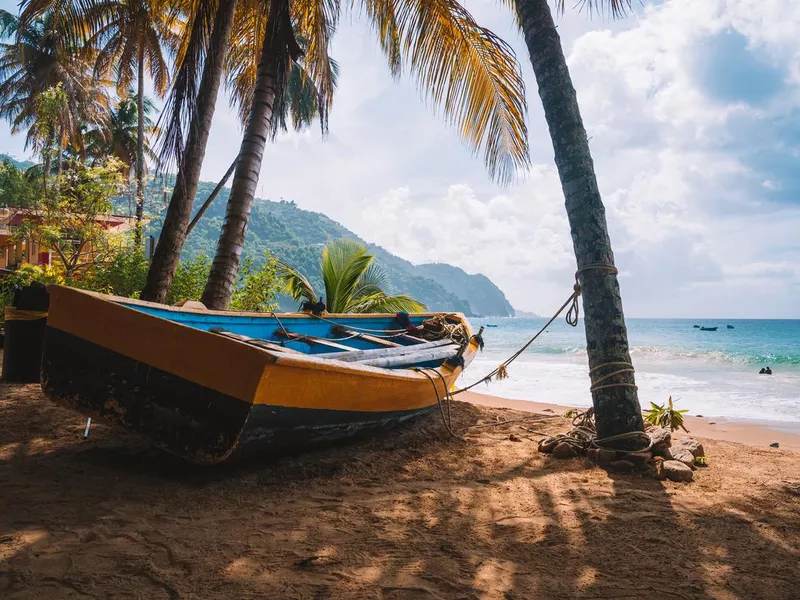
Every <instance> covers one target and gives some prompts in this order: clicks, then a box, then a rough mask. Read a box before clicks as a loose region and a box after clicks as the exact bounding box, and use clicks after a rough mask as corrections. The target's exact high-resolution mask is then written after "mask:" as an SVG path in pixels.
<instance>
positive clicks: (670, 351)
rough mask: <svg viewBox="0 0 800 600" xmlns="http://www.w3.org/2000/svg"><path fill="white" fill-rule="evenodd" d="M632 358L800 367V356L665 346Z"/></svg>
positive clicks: (573, 351) (555, 350)
mask: <svg viewBox="0 0 800 600" xmlns="http://www.w3.org/2000/svg"><path fill="white" fill-rule="evenodd" d="M532 350H533V351H534V352H536V353H540V354H556V355H559V354H560V355H564V354H566V355H573V356H585V355H586V348H584V347H580V346H571V345H565V346H539V347H535V348H532ZM630 353H631V356H632V357H637V356H638V357H643V358H652V359H657V360H701V361H705V362H711V363H722V364H730V365H740V366H744V365H765V364H775V365H800V354H781V353H772V352H753V353H746V352H724V351H721V350H696V349H689V348H670V347H665V346H634V347H632V348H631V349H630Z"/></svg>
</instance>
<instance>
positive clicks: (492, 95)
mask: <svg viewBox="0 0 800 600" xmlns="http://www.w3.org/2000/svg"><path fill="white" fill-rule="evenodd" d="M365 2H367V5H366V8H367V10H366V12H367V15H368V16H369V17H370V18H372V19H373V22H374V26H375V29H376V30H377V33H378V36H379V40H380V41H381V46H382V47H383V49H384V53H387V49H388V52H391V49H392V48H394V47H395V44H396V39H395V38H397V37H399V39H400V40H401V42H402V43H401V45H400V50H401V51H402V54H403V56H404V59H405V61H406V62H405V66H406V68H408V70H409V71H410V72H411V73H413V74H414V76H415V77H416V80H417V84H418V85H419V87H420V89H421V91H422V92H423V93H425V94H426V95H427V96H428V98H430V99H431V100H432V103H433V105H434V109H435V110H441V111H442V112H443V114H444V117H445V119H446V120H447V121H448V122H450V124H451V125H454V126H455V127H456V129H457V130H458V132H459V134H460V136H461V138H462V140H464V142H465V143H466V144H467V145H468V147H470V148H471V149H472V151H473V152H475V153H479V152H482V154H483V160H484V163H485V164H486V166H487V168H488V170H489V174H490V175H491V176H492V177H493V178H495V179H496V180H498V181H500V182H502V183H508V182H510V181H511V180H512V179H513V177H514V175H515V173H516V172H517V170H519V169H524V168H527V167H528V165H529V164H530V157H529V149H528V131H527V124H526V122H525V115H526V110H527V105H526V101H525V84H524V80H523V78H522V71H521V69H520V66H519V63H518V62H517V59H516V56H515V54H514V52H513V50H512V49H511V47H510V46H509V45H508V44H506V43H505V42H504V41H503V40H502V39H500V38H499V37H498V36H496V35H495V34H494V33H492V32H491V31H489V30H488V29H486V28H484V27H481V26H479V25H478V24H477V23H476V22H475V21H474V19H473V18H472V15H470V13H469V12H467V10H466V9H464V8H463V7H462V6H461V5H460V4H459V3H458V2H457V1H456V0H365ZM390 13H393V14H394V18H389V17H388V16H386V15H388V14H390ZM376 15H379V17H377V18H376ZM387 56H388V57H389V59H390V66H391V64H392V57H391V54H387Z"/></svg>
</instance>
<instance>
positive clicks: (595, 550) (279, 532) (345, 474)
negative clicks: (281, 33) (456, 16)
mask: <svg viewBox="0 0 800 600" xmlns="http://www.w3.org/2000/svg"><path fill="white" fill-rule="evenodd" d="M0 385H2V384H0ZM5 389H6V390H7V391H9V392H11V393H6V394H5V395H2V396H0V398H2V399H0V427H2V431H0V433H2V435H3V439H4V440H5V444H4V445H3V446H2V447H0V448H2V451H3V452H4V454H3V455H2V456H3V457H2V458H0V506H2V507H4V510H3V511H0V597H3V598H4V599H5V598H9V599H14V598H30V597H47V598H54V599H59V598H68V597H74V596H80V595H81V594H83V595H86V596H94V597H104V596H109V595H114V594H115V593H119V592H120V590H123V591H125V590H136V593H138V594H140V596H141V597H146V598H148V599H150V598H154V599H155V598H184V597H186V598H188V597H202V598H314V597H319V598H347V599H349V598H392V599H408V598H475V599H478V598H481V599H483V598H487V599H488V598H504V599H506V598H518V599H523V598H524V599H527V598H567V597H569V598H607V597H627V598H639V597H673V598H694V597H709V598H733V597H737V598H750V597H760V598H768V599H769V598H775V599H777V598H787V597H791V594H792V593H794V592H795V591H796V584H797V583H798V582H797V581H796V565H797V563H798V560H800V514H798V511H797V502H798V501H799V500H800V495H797V493H796V490H799V489H800V485H796V482H797V479H798V475H797V473H798V472H800V456H798V455H796V454H792V453H790V452H784V451H781V450H778V451H765V450H758V449H753V448H748V447H746V446H740V445H737V444H730V443H726V442H710V441H707V442H706V453H707V454H708V455H709V456H710V457H711V463H712V466H711V467H710V468H709V469H707V470H704V471H698V472H697V474H696V481H695V482H694V483H693V484H691V485H683V484H673V483H670V482H658V481H655V480H652V479H646V478H642V477H641V476H638V475H619V474H614V473H607V472H605V471H602V470H600V469H597V468H590V467H589V466H588V465H586V464H585V463H584V461H582V460H577V459H576V460H569V461H557V460H554V459H552V458H550V457H545V456H543V455H540V454H539V453H538V452H536V443H535V436H531V435H528V434H527V433H525V432H524V431H523V430H521V429H520V428H519V427H518V426H516V425H503V426H501V427H487V428H484V429H479V430H473V431H471V432H470V433H469V434H468V435H466V438H465V439H464V440H453V439H451V438H449V437H447V436H446V434H445V432H444V429H443V427H442V425H441V422H440V420H439V417H438V415H437V414H432V415H430V416H428V417H425V418H423V419H422V420H421V421H420V422H419V423H417V424H416V425H413V426H411V427H407V428H404V429H401V430H398V431H396V432H392V433H389V434H386V435H384V436H383V437H381V438H379V439H373V440H370V441H362V442H356V443H353V444H349V445H343V446H340V447H336V448H329V449H325V450H320V451H317V452H313V453H308V454H305V455H302V456H297V457H286V458H283V459H281V460H274V461H273V462H271V463H270V462H267V461H265V460H264V459H259V460H254V461H251V462H248V463H242V464H234V465H223V466H221V467H218V468H213V469H199V468H194V467H191V466H188V465H186V464H185V463H183V462H181V461H179V460H177V459H174V458H172V457H170V456H168V455H165V454H162V453H160V452H158V451H156V450H154V449H152V448H149V447H148V446H147V445H146V444H144V443H143V442H142V441H141V440H139V439H137V438H134V437H131V436H126V435H124V434H123V433H121V432H119V431H111V430H110V429H108V428H106V427H104V426H102V425H96V426H94V428H93V430H92V434H91V436H90V438H89V440H87V441H82V440H81V433H82V426H83V424H84V421H83V419H82V418H81V417H80V416H78V415H74V414H72V413H70V412H67V411H64V410H61V409H59V408H57V407H55V406H53V405H51V404H50V403H48V402H47V401H45V400H44V399H43V398H41V396H40V395H39V393H38V392H37V391H34V390H32V389H25V390H19V389H18V388H15V389H9V386H5ZM454 411H455V418H456V421H457V423H456V425H457V426H464V425H469V424H474V423H492V422H497V421H498V420H504V419H508V418H515V417H518V416H520V413H517V412H515V411H509V410H503V409H496V408H477V407H475V406H471V405H468V404H463V403H456V404H455V405H454ZM20 424H24V426H21V425H20ZM564 426H565V423H564V422H562V421H561V420H560V419H558V418H556V419H552V418H550V419H549V420H544V419H543V420H542V422H541V423H537V424H536V427H535V428H536V429H547V430H548V431H555V430H557V429H559V428H563V427H564ZM510 433H514V434H515V436H519V437H520V438H521V440H522V441H519V442H514V441H511V440H510V439H509V434H510ZM609 557H618V558H616V559H610V558H609ZM619 557H622V558H619ZM656 558H657V560H655V559H656Z"/></svg>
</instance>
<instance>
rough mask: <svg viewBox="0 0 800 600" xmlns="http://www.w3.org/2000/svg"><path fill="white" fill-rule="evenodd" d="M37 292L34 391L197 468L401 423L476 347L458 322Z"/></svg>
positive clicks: (65, 290)
mask: <svg viewBox="0 0 800 600" xmlns="http://www.w3.org/2000/svg"><path fill="white" fill-rule="evenodd" d="M48 289H49V292H50V310H49V314H48V319H47V330H46V334H45V341H44V352H43V357H42V378H41V381H42V389H43V391H44V393H45V394H46V395H47V396H48V397H49V398H50V399H51V400H53V401H54V402H56V403H58V404H61V405H63V406H67V407H69V408H71V409H74V410H77V411H78V412H80V413H82V414H84V415H86V416H88V417H91V418H93V419H99V420H102V421H105V422H107V423H110V424H113V425H120V426H122V427H124V428H126V429H128V430H131V431H134V432H137V433H139V434H143V435H144V436H146V437H148V438H149V439H150V440H151V441H152V442H153V444H155V445H156V446H158V447H161V448H164V449H166V450H168V451H170V452H172V453H174V454H177V455H179V456H182V457H183V458H185V459H187V460H189V461H192V462H195V463H199V464H214V463H219V462H222V461H225V460H228V459H231V458H234V457H240V456H246V455H250V454H253V453H256V452H261V451H272V452H275V453H277V452H284V451H296V450H299V449H304V448H307V447H310V446H314V445H319V444H322V443H327V442H332V441H336V440H341V439H344V438H349V437H352V436H355V435H357V434H366V433H376V432H380V431H382V430H386V429H388V428H390V427H393V426H396V425H398V424H399V423H402V422H405V421H409V420H411V419H413V418H414V417H417V416H419V415H421V414H423V413H425V412H427V411H429V410H431V409H432V408H434V407H436V406H437V403H438V402H439V401H440V399H442V398H444V397H445V395H446V390H447V389H448V388H451V387H452V386H453V385H454V383H455V381H456V379H457V378H458V376H459V375H460V374H461V372H462V371H463V370H464V369H465V368H466V367H467V366H468V365H469V364H470V362H471V361H472V359H473V357H474V356H475V354H476V353H477V351H478V349H479V347H480V346H481V344H482V341H481V339H480V332H478V334H473V332H472V330H471V328H470V324H469V322H468V321H467V320H466V318H465V317H464V316H463V315H460V314H446V315H445V314H424V315H423V314H421V315H416V314H414V315H407V314H405V313H398V314H397V315H395V314H386V315H374V314H366V315H352V314H328V313H322V314H319V315H314V314H311V313H305V312H301V313H287V314H273V313H235V312H224V311H211V310H207V309H205V307H203V306H202V305H201V304H199V303H189V304H187V305H184V306H183V307H170V306H164V305H161V304H154V303H150V302H143V301H137V300H131V299H128V298H119V297H114V296H107V295H103V294H97V293H94V292H87V291H82V290H77V289H73V288H69V287H64V286H56V285H51V286H49V288H48Z"/></svg>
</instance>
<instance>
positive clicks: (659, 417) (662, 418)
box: [644, 396, 689, 433]
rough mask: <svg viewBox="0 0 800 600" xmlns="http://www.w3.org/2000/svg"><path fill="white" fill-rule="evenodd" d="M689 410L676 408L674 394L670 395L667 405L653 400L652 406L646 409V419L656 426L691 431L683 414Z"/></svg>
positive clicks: (671, 429)
mask: <svg viewBox="0 0 800 600" xmlns="http://www.w3.org/2000/svg"><path fill="white" fill-rule="evenodd" d="M687 412H689V411H688V410H686V409H684V410H675V407H674V404H673V402H672V396H670V397H669V400H668V403H667V405H666V406H664V405H663V404H656V403H655V402H651V403H650V408H649V409H648V410H646V411H644V420H645V421H647V422H648V423H650V424H652V425H655V426H656V427H665V428H666V427H669V430H670V431H675V430H677V429H683V430H684V431H685V432H686V433H689V430H688V429H686V427H685V426H684V424H683V415H684V414H685V413H687Z"/></svg>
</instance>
